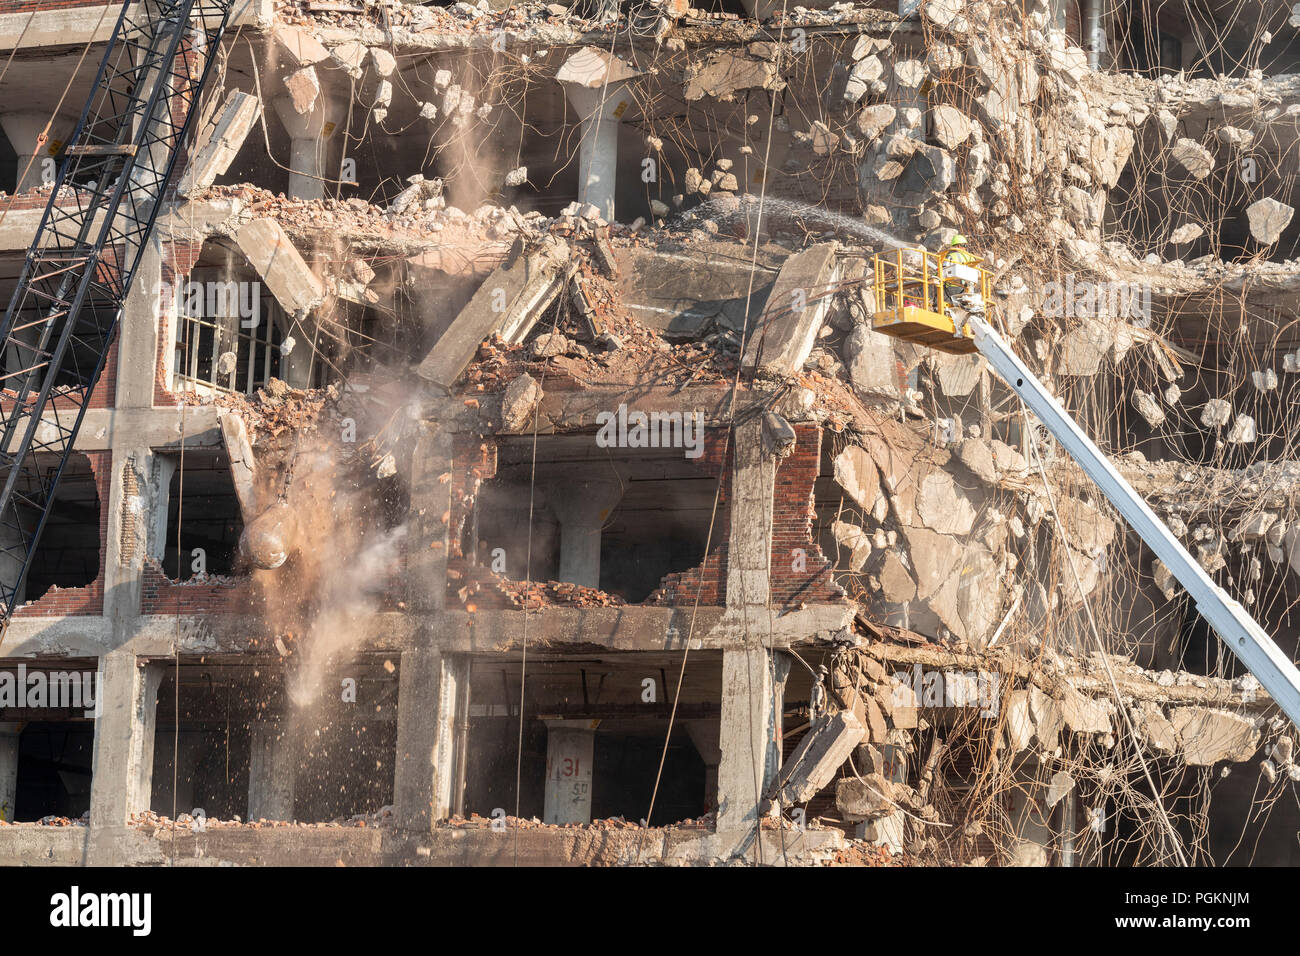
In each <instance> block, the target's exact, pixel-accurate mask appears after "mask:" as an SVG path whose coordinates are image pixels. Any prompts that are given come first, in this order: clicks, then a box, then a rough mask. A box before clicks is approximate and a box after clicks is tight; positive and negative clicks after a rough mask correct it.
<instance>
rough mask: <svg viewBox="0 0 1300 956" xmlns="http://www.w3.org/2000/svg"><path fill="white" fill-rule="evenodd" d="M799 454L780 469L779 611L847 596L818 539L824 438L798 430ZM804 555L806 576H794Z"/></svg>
mask: <svg viewBox="0 0 1300 956" xmlns="http://www.w3.org/2000/svg"><path fill="white" fill-rule="evenodd" d="M795 433H796V435H798V441H797V442H796V443H795V448H794V451H793V452H791V453H790V455H789V456H787V457H786V458H784V459H782V460H781V461H780V462H778V463H777V469H776V496H775V497H776V504H775V507H774V508H773V509H772V558H771V564H770V565H769V567H770V568H771V572H770V574H769V579H770V582H771V584H770V586H771V589H772V603H773V604H774V605H783V606H784V605H794V604H800V603H804V602H807V603H809V604H811V603H814V602H825V601H835V600H838V599H839V598H840V597H842V596H843V592H842V591H841V590H840V589H839V587H838V586H837V585H836V584H834V583H833V582H832V580H831V571H832V565H831V562H830V561H829V560H828V559H827V558H826V556H825V555H824V554H822V551H821V548H819V547H818V546H817V542H816V540H814V538H813V518H814V511H813V486H814V484H815V483H816V481H817V473H818V472H819V471H820V470H821V458H822V432H821V429H820V428H819V427H818V426H816V425H796V426H795ZM796 551H799V552H802V558H801V562H802V567H803V570H801V571H800V570H795V563H796V559H798V558H799V555H798V554H796V553H795V552H796Z"/></svg>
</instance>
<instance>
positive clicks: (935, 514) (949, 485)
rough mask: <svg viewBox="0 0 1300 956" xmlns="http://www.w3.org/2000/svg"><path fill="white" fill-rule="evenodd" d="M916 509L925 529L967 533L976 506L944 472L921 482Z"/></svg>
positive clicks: (971, 523) (968, 532)
mask: <svg viewBox="0 0 1300 956" xmlns="http://www.w3.org/2000/svg"><path fill="white" fill-rule="evenodd" d="M916 510H917V514H919V515H920V517H921V520H922V521H923V522H925V526H926V527H927V528H930V529H931V530H933V531H938V532H939V533H941V534H955V535H966V534H970V532H971V528H972V527H974V525H975V506H974V505H973V504H971V502H970V499H968V498H967V497H966V495H965V493H964V492H963V491H961V489H959V488H958V487H957V483H956V482H955V481H953V480H952V478H951V477H950V476H949V475H948V473H947V472H944V471H934V472H931V473H930V474H928V475H926V476H925V478H923V479H922V480H921V490H920V492H919V493H918V494H917V496H916Z"/></svg>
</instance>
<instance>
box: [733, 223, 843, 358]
mask: <svg viewBox="0 0 1300 956" xmlns="http://www.w3.org/2000/svg"><path fill="white" fill-rule="evenodd" d="M838 248H839V244H838V243H835V242H822V243H818V244H817V245H815V246H812V247H810V248H808V249H805V250H804V251H803V252H797V253H795V254H794V255H792V256H791V257H790V258H788V259H786V260H785V264H784V265H782V266H781V272H780V274H779V275H777V277H776V283H775V284H774V285H773V286H772V292H771V294H770V295H769V296H768V299H767V305H766V307H765V308H764V309H763V314H762V315H761V316H760V318H759V321H758V327H757V328H756V329H755V330H754V332H753V334H752V335H751V336H750V339H749V343H748V344H747V345H746V347H745V357H744V360H743V366H744V368H746V369H761V370H762V371H765V372H768V373H769V374H772V375H778V376H782V377H785V376H789V375H795V374H797V373H798V372H799V370H800V369H802V368H803V364H804V362H806V361H808V355H809V354H810V353H811V352H812V347H813V343H814V342H816V341H817V333H818V331H820V329H821V327H822V323H823V322H824V321H825V319H826V316H827V315H828V314H829V312H830V310H831V304H832V299H833V296H832V295H831V292H832V290H833V287H834V283H835V281H836V279H837V278H838V277H839V264H838V261H837V259H836V256H835V251H836V250H837V249H838Z"/></svg>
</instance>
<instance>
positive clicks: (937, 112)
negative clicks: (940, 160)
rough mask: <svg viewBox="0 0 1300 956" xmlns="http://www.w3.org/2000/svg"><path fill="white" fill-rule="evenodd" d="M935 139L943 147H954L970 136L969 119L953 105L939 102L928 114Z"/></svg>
mask: <svg viewBox="0 0 1300 956" xmlns="http://www.w3.org/2000/svg"><path fill="white" fill-rule="evenodd" d="M930 120H931V124H932V127H933V129H934V136H935V139H937V140H938V141H939V144H940V145H941V146H943V147H944V148H945V149H956V148H957V147H958V146H960V145H961V144H962V143H964V142H966V140H967V139H969V138H970V134H971V122H972V121H971V119H970V117H968V116H967V115H966V114H965V113H963V112H962V111H961V110H959V109H957V108H956V107H955V106H948V105H947V104H940V105H939V106H936V107H935V108H934V109H933V110H932V111H931V114H930Z"/></svg>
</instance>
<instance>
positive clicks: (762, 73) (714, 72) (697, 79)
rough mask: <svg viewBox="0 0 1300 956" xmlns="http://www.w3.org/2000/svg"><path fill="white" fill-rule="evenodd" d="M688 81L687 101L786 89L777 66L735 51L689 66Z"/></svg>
mask: <svg viewBox="0 0 1300 956" xmlns="http://www.w3.org/2000/svg"><path fill="white" fill-rule="evenodd" d="M685 79H686V83H685V87H684V90H683V95H684V96H685V97H686V100H687V102H692V101H694V100H698V99H702V98H704V97H705V96H712V97H714V98H717V99H725V98H728V97H731V96H732V95H733V94H735V93H737V92H739V91H740V90H755V89H757V90H781V89H784V88H785V81H784V80H782V79H781V74H780V73H779V71H778V70H777V65H776V64H775V63H773V62H771V61H768V60H764V59H761V58H758V57H751V56H748V55H747V54H744V53H741V52H738V51H731V50H720V51H717V52H715V53H711V54H710V55H709V56H708V57H707V58H706V59H705V60H704V61H703V62H699V63H692V64H690V65H688V66H687V68H686V75H685Z"/></svg>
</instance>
